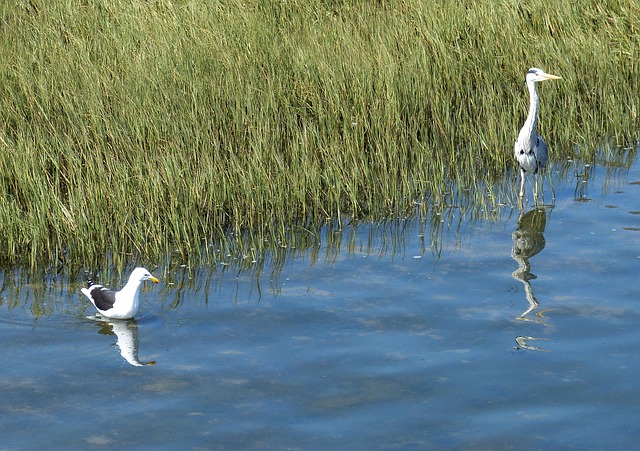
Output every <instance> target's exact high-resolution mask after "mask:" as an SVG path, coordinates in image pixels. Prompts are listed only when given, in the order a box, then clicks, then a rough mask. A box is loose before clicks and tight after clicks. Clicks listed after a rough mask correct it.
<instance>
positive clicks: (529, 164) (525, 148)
mask: <svg viewBox="0 0 640 451" xmlns="http://www.w3.org/2000/svg"><path fill="white" fill-rule="evenodd" d="M559 78H560V77H558V76H557V75H551V74H546V73H544V72H543V71H542V70H540V69H537V68H535V67H534V68H531V69H529V71H528V72H527V88H528V89H529V99H530V103H529V114H528V115H527V120H526V121H525V122H524V125H523V126H522V128H521V129H520V133H519V134H518V139H516V143H515V146H514V155H515V157H516V160H518V165H519V167H520V177H521V179H520V197H523V196H524V180H525V177H526V176H527V174H534V175H535V176H536V192H535V195H536V196H537V195H538V173H539V172H540V170H541V169H543V168H545V167H546V166H547V158H548V156H549V151H548V149H547V143H545V142H544V139H542V136H540V135H538V131H537V130H536V126H537V125H538V103H539V102H538V92H537V91H536V82H538V81H543V80H557V79H559Z"/></svg>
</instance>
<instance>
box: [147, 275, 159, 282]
mask: <svg viewBox="0 0 640 451" xmlns="http://www.w3.org/2000/svg"><path fill="white" fill-rule="evenodd" d="M149 280H150V281H152V282H153V283H160V281H159V280H158V279H156V278H155V277H153V276H151V277H149Z"/></svg>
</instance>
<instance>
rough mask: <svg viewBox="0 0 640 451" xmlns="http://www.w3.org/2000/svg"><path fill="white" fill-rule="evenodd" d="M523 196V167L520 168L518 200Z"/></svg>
mask: <svg viewBox="0 0 640 451" xmlns="http://www.w3.org/2000/svg"><path fill="white" fill-rule="evenodd" d="M523 197H524V169H522V168H520V200H522V198H523Z"/></svg>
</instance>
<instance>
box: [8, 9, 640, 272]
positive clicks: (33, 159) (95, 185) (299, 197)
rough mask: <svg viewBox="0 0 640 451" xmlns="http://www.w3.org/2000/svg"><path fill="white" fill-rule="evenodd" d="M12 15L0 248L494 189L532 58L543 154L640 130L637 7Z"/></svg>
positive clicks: (35, 251)
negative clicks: (539, 80) (550, 76)
mask: <svg viewBox="0 0 640 451" xmlns="http://www.w3.org/2000/svg"><path fill="white" fill-rule="evenodd" d="M0 20H1V24H2V29H1V33H2V36H3V37H2V39H1V40H0V48H1V51H2V54H3V55H4V58H3V59H2V61H0V77H2V78H1V80H0V94H1V95H0V147H1V148H2V152H1V154H0V174H2V177H0V261H3V262H5V263H6V264H12V263H29V264H31V265H40V264H45V265H46V264H51V263H55V262H56V261H58V260H60V259H64V260H65V261H76V262H78V261H79V262H83V263H84V264H93V263H94V262H96V261H100V259H102V258H103V257H104V256H105V255H106V254H111V255H125V256H126V255H129V254H133V255H136V256H141V257H142V258H144V259H150V260H157V259H159V258H164V257H165V256H167V255H174V256H177V257H178V258H183V259H188V258H189V257H190V256H191V255H192V254H201V249H202V246H203V244H204V243H216V244H215V246H214V247H218V248H224V247H225V246H226V248H230V247H232V246H231V245H230V244H229V243H226V244H225V240H227V241H228V240H229V239H233V237H234V236H246V234H249V235H250V236H252V237H254V241H255V242H256V243H258V244H257V245H258V246H259V245H260V243H262V245H263V246H267V247H268V246H277V245H278V244H277V243H282V242H284V241H285V240H286V239H287V233H288V232H287V231H288V230H289V228H290V227H296V226H297V227H311V228H312V227H313V226H314V225H317V224H320V223H322V221H325V220H327V219H329V220H334V219H336V218H341V217H343V216H344V215H347V216H351V217H355V218H362V217H367V218H374V219H375V218H383V217H386V216H392V215H399V214H405V213H406V212H408V211H410V210H411V209H412V208H413V204H414V201H415V200H417V199H423V198H424V199H426V200H427V202H428V203H429V204H438V203H440V202H442V199H443V198H446V196H447V195H448V194H447V193H450V191H451V187H452V186H456V187H460V188H461V189H464V190H467V191H468V192H470V193H471V194H470V196H473V195H474V193H477V194H476V195H478V196H482V191H483V190H485V189H486V187H487V186H490V185H491V184H492V183H494V182H495V181H497V180H499V179H500V178H501V177H504V175H505V172H506V171H507V170H509V169H510V168H512V165H513V163H512V161H511V152H512V145H513V144H512V143H513V140H514V139H515V136H516V134H517V130H518V127H519V126H520V125H521V123H522V121H523V120H524V116H525V115H526V108H527V102H528V98H527V94H526V90H525V87H524V83H523V80H524V73H525V71H526V70H527V69H528V68H529V67H530V66H540V67H543V68H544V69H545V70H548V71H549V72H551V73H557V74H559V75H562V76H563V80H561V81H559V82H557V83H555V84H551V83H549V84H546V85H544V86H543V87H542V88H541V96H542V107H541V111H540V113H541V121H540V131H541V133H542V134H543V135H544V136H545V138H546V139H547V141H548V142H549V144H550V147H551V152H552V153H551V159H552V160H554V159H555V160H556V161H560V160H561V159H566V158H567V157H569V156H571V157H579V158H589V157H590V156H592V155H593V154H594V152H595V148H594V147H595V146H594V143H596V142H600V141H601V140H602V139H603V137H606V138H612V139H614V140H617V141H618V142H620V143H622V144H624V143H626V142H628V141H629V140H631V139H633V138H634V137H635V136H636V134H637V130H638V125H639V119H638V118H637V110H638V107H639V105H638V92H640V62H639V61H640V58H638V56H639V55H638V48H640V47H639V45H638V44H640V42H639V41H640V38H639V37H638V36H639V35H640V33H638V31H639V29H640V4H639V3H638V2H635V1H634V2H618V1H608V2H597V1H587V2H581V3H580V5H577V4H576V3H575V2H570V1H557V2H553V3H552V4H548V3H544V2H532V3H530V4H520V5H519V4H518V3H517V2H507V1H495V2H488V3H487V4H484V5H475V4H474V5H469V6H465V5H464V4H463V2H453V1H447V2H440V3H439V4H438V5H432V4H431V2H418V1H406V2H340V1H326V2H318V3H317V4H315V3H314V4H313V5H312V4H310V3H308V2H299V1H293V0H291V1H281V2H276V1H273V2H271V1H261V2H240V1H236V2H234V1H231V2H198V1H176V2H171V1H166V0H165V1H155V2H148V1H136V0H134V1H128V2H125V1H120V0H115V1H110V2H107V1H96V2H82V1H70V2H58V1H55V2H45V1H37V0H31V1H22V2H10V3H6V4H5V5H3V6H1V7H0ZM576 149H577V150H576ZM230 237H231V238H230ZM205 257H206V258H207V259H211V260H213V261H215V259H216V253H215V252H212V253H210V254H208V255H206V256H205ZM123 259H126V257H123ZM116 263H117V262H116Z"/></svg>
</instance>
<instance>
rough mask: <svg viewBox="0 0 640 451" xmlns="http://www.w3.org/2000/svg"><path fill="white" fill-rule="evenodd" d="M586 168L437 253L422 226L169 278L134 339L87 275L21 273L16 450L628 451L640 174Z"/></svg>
mask: <svg viewBox="0 0 640 451" xmlns="http://www.w3.org/2000/svg"><path fill="white" fill-rule="evenodd" d="M574 172H575V174H574V175H572V172H571V171H569V176H567V177H564V178H562V179H561V180H560V181H559V182H557V184H556V186H555V192H556V201H555V206H554V207H553V208H547V209H543V210H541V211H539V212H536V211H535V209H534V208H532V206H531V201H530V202H529V205H528V206H527V207H526V209H525V212H526V213H527V214H528V215H527V216H524V217H522V218H519V214H518V209H514V208H512V206H511V205H506V206H504V207H502V209H501V210H499V212H498V215H497V219H496V220H468V219H467V218H466V217H465V212H464V209H454V210H451V211H452V213H450V214H449V215H447V214H443V215H442V218H443V219H442V220H443V222H442V223H441V224H440V227H441V231H440V232H438V233H436V234H435V236H436V237H439V238H438V240H437V241H438V243H437V245H436V246H432V245H431V243H432V241H433V240H432V238H433V236H434V234H433V231H434V230H433V226H432V225H431V222H430V221H428V220H424V219H421V217H420V215H417V216H416V217H415V218H413V219H410V220H406V221H405V220H396V221H390V222H388V223H386V224H366V223H365V224H359V225H358V226H357V227H356V228H353V227H349V226H345V227H344V228H343V229H341V230H336V229H335V228H332V229H329V228H326V229H323V230H322V231H321V232H320V246H319V247H318V248H317V249H315V251H312V250H310V249H306V250H300V251H298V252H296V251H292V252H289V254H288V255H289V257H288V258H287V259H286V261H284V262H282V264H281V265H274V264H272V263H273V262H270V261H268V259H267V261H264V262H263V263H264V266H263V267H260V266H259V263H256V268H255V269H253V270H252V269H249V270H242V271H240V270H238V269H234V266H233V264H231V265H229V266H219V267H218V268H195V269H192V270H187V269H186V268H171V269H167V268H163V267H160V268H155V269H154V274H155V275H156V276H158V277H160V278H161V279H162V282H163V283H162V284H161V285H159V286H150V285H151V284H150V285H148V286H146V287H145V289H144V290H143V292H142V293H141V297H142V300H143V305H142V308H141V311H140V313H139V315H138V318H137V322H130V323H125V324H124V327H122V326H123V325H122V324H118V325H116V326H117V327H119V329H118V335H115V329H114V326H110V325H109V324H104V323H101V322H99V321H95V320H92V319H89V318H87V317H88V316H90V315H92V314H93V312H92V310H91V308H90V305H88V302H87V301H86V300H85V299H83V297H82V295H81V294H80V293H79V288H80V280H81V275H78V280H77V281H76V280H75V279H74V280H73V281H72V282H71V283H69V281H68V280H64V278H60V279H57V278H56V277H55V276H53V275H50V276H47V277H45V278H44V280H41V279H38V280H36V279H37V278H35V277H33V276H32V275H31V274H30V273H29V272H28V271H27V270H22V271H18V272H11V273H5V274H3V276H2V281H1V286H2V291H1V292H0V296H1V302H2V306H0V339H1V340H2V343H3V346H2V350H1V351H0V365H2V368H3V369H2V371H1V372H0V399H1V400H2V401H1V403H0V449H2V450H4V449H29V448H35V447H40V446H46V447H47V448H48V449H51V448H53V449H60V448H64V449H74V448H75V449H79V448H82V449H86V448H99V449H105V448H108V449H110V448H116V447H117V448H120V447H125V446H127V447H134V448H154V449H156V448H171V449H246V448H253V449H269V448H275V449H305V450H306V449H327V448H337V449H377V448H391V449H416V448H430V449H440V448H451V449H453V448H455V449H487V450H489V449H607V450H609V449H630V448H634V447H636V446H637V443H638V441H639V440H640V415H639V414H638V413H637V411H638V408H637V405H638V403H639V402H640V388H638V382H637V381H638V380H640V359H638V357H637V347H638V343H639V342H640V332H639V329H640V328H639V327H638V325H639V324H640V304H639V303H640V283H638V277H639V276H638V275H639V274H640V272H639V271H638V270H639V269H640V167H639V166H638V165H637V164H634V165H633V166H632V167H631V169H630V170H626V169H619V170H615V169H607V168H606V167H603V166H598V165H593V166H591V167H587V168H584V167H579V168H576V169H575V171H574ZM547 194H548V193H547ZM249 266H251V265H249ZM114 280H116V281H117V280H118V279H114ZM117 343H119V344H117ZM127 343H129V344H128V345H127ZM127 349H128V353H127V352H126V351H123V352H121V350H127ZM134 351H136V352H137V356H135V355H134ZM127 358H128V359H129V360H127ZM152 362H156V363H155V365H153V364H147V365H143V364H146V363H152ZM137 365H140V366H137Z"/></svg>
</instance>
